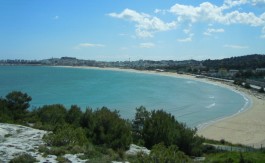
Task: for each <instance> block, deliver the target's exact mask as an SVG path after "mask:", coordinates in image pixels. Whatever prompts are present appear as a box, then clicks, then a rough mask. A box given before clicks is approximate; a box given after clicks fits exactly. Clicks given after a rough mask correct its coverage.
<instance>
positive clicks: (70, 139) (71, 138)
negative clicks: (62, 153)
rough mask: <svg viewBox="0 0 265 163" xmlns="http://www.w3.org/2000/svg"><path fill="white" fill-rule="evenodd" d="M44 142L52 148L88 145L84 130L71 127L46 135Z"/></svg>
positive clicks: (58, 129)
mask: <svg viewBox="0 0 265 163" xmlns="http://www.w3.org/2000/svg"><path fill="white" fill-rule="evenodd" d="M43 139H44V141H45V142H46V143H47V144H48V145H50V146H57V147H60V146H69V145H80V146H82V145H83V144H86V143H88V139H87V138H86V135H85V132H84V130H83V129H82V128H73V127H71V126H66V125H65V126H62V127H59V128H57V129H56V130H55V131H54V132H53V133H50V134H49V135H46V136H45V137H44V138H43Z"/></svg>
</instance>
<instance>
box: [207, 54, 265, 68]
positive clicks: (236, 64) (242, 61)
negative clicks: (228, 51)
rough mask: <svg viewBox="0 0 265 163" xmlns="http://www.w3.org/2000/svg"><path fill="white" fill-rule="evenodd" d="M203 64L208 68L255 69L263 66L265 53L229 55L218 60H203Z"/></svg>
mask: <svg viewBox="0 0 265 163" xmlns="http://www.w3.org/2000/svg"><path fill="white" fill-rule="evenodd" d="M203 65H204V66H206V67H208V68H210V69H218V68H220V67H222V68H226V69H238V70H242V69H246V68H249V69H256V68H260V67H265V55H259V54H253V55H246V56H239V57H231V58H225V59H220V60H210V59H208V60H205V61H203Z"/></svg>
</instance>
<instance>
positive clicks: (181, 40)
mask: <svg viewBox="0 0 265 163" xmlns="http://www.w3.org/2000/svg"><path fill="white" fill-rule="evenodd" d="M192 37H193V33H190V34H189V36H188V37H186V38H181V39H177V41H178V42H191V41H192Z"/></svg>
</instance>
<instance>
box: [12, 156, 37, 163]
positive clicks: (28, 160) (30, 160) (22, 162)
mask: <svg viewBox="0 0 265 163" xmlns="http://www.w3.org/2000/svg"><path fill="white" fill-rule="evenodd" d="M34 162H37V160H36V159H35V158H34V157H32V156H31V155H29V154H23V155H20V156H18V157H15V158H13V159H12V160H10V163H34Z"/></svg>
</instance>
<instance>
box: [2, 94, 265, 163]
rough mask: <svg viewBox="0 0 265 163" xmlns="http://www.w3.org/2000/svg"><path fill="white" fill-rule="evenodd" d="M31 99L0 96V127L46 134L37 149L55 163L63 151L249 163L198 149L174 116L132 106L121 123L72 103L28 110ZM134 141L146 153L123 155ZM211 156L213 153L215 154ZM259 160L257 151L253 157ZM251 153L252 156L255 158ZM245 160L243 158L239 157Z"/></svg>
mask: <svg viewBox="0 0 265 163" xmlns="http://www.w3.org/2000/svg"><path fill="white" fill-rule="evenodd" d="M30 101H31V97H30V96H29V95H27V94H26V93H22V92H17V91H14V92H11V93H9V94H8V95H6V97H5V98H0V123H17V124H23V125H31V126H32V125H33V127H35V128H38V129H43V130H47V131H52V132H49V134H47V135H45V136H44V138H43V140H44V141H45V142H46V144H47V145H44V146H40V147H39V152H41V153H43V154H44V155H49V154H53V155H57V156H58V157H57V161H59V162H65V161H67V160H65V158H63V157H61V156H62V155H64V154H66V153H72V154H77V153H84V155H81V156H80V157H81V158H84V159H89V160H90V161H92V162H110V161H112V160H117V161H124V160H127V161H130V162H142V163H149V162H172V163H174V162H192V160H191V156H202V155H204V154H205V153H212V154H210V155H209V159H208V160H207V162H212V161H213V162H223V161H227V159H229V160H228V161H231V160H232V162H233V161H237V160H242V159H245V160H246V161H249V160H250V159H252V156H251V155H250V156H249V154H247V155H246V157H245V158H244V157H243V155H242V154H241V155H238V157H237V155H236V154H238V153H228V154H227V155H228V156H229V158H228V157H224V156H223V155H224V154H223V152H221V153H219V152H220V151H216V150H215V149H214V148H213V147H212V146H209V145H203V143H204V142H205V139H204V138H202V137H199V136H197V135H196V129H191V128H189V127H187V126H186V125H185V124H183V123H180V122H178V121H177V120H176V119H175V117H174V116H172V115H171V114H169V113H166V112H164V111H163V110H153V111H148V110H147V109H146V108H145V107H143V106H141V107H139V108H136V113H135V118H134V119H133V120H131V121H130V120H125V119H122V118H121V117H120V115H119V112H118V111H111V110H109V109H108V108H106V107H103V108H101V109H96V110H92V109H91V108H87V109H86V110H85V111H84V112H82V111H81V109H80V108H79V107H78V106H76V105H73V106H71V107H70V108H69V109H66V108H65V107H64V106H63V105H59V104H55V105H45V106H42V107H40V108H37V109H34V110H32V111H29V110H28V108H29V106H30V105H29V103H30ZM132 143H135V144H138V145H143V146H146V147H147V148H149V149H151V153H150V154H149V155H147V154H145V153H138V155H136V156H129V155H128V156H127V155H125V153H124V151H125V150H127V149H128V148H129V145H130V144H132ZM216 152H217V153H216ZM256 155H257V157H261V156H264V154H263V153H260V154H256ZM256 155H255V156H256ZM244 156H245V154H244ZM34 161H35V160H34V158H32V157H31V156H30V155H27V154H25V155H21V156H18V157H16V158H14V159H13V160H11V162H34Z"/></svg>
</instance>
